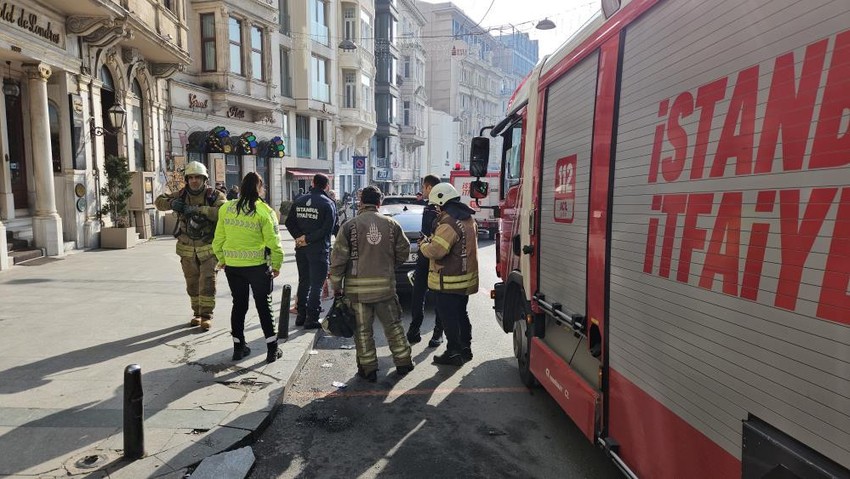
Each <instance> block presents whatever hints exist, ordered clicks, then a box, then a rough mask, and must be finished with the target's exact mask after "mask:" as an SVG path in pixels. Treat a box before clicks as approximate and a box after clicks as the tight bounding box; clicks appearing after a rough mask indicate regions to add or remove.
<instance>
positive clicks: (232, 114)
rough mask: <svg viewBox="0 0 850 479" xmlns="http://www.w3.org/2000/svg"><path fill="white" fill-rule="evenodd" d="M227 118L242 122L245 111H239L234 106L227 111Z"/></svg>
mask: <svg viewBox="0 0 850 479" xmlns="http://www.w3.org/2000/svg"><path fill="white" fill-rule="evenodd" d="M227 117H228V118H236V119H239V120H242V119H244V118H245V110H240V109H239V108H237V107H235V106H231V107H230V108H228V109H227Z"/></svg>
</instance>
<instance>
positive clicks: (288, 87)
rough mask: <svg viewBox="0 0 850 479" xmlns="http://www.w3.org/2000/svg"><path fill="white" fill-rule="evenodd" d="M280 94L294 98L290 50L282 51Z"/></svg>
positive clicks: (283, 49) (282, 49)
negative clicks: (290, 72) (290, 71)
mask: <svg viewBox="0 0 850 479" xmlns="http://www.w3.org/2000/svg"><path fill="white" fill-rule="evenodd" d="M280 94H281V95H283V96H286V97H290V98H292V77H291V76H289V50H287V49H285V48H281V49H280Z"/></svg>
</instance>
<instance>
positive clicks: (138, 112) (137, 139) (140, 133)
mask: <svg viewBox="0 0 850 479" xmlns="http://www.w3.org/2000/svg"><path fill="white" fill-rule="evenodd" d="M133 95H135V98H133V99H132V100H131V103H132V105H133V123H132V125H131V131H132V133H133V156H134V158H135V164H136V171H146V170H148V168H147V162H146V161H145V150H146V148H145V109H144V106H143V105H144V101H143V100H144V96H143V95H142V86H141V85H140V84H139V81H138V80H136V79H133Z"/></svg>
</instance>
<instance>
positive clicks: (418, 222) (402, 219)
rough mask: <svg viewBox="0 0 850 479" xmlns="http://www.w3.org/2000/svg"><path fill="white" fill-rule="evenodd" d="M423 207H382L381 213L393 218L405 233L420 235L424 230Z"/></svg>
mask: <svg viewBox="0 0 850 479" xmlns="http://www.w3.org/2000/svg"><path fill="white" fill-rule="evenodd" d="M424 210H425V208H424V207H423V206H418V205H398V204H396V205H389V206H384V205H381V208H380V212H381V213H383V214H385V215H387V216H390V217H392V219H394V220H396V221H398V223H399V224H400V225H401V229H402V230H404V232H405V233H407V234H410V233H418V232H419V231H420V230H421V229H422V212H423V211H424Z"/></svg>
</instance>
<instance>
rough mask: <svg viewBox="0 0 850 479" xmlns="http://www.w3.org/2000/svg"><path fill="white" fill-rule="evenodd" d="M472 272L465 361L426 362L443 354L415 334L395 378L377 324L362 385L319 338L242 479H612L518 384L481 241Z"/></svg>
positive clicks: (534, 393)
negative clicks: (375, 360)
mask: <svg viewBox="0 0 850 479" xmlns="http://www.w3.org/2000/svg"><path fill="white" fill-rule="evenodd" d="M479 264H480V268H479V269H480V273H481V279H482V281H481V284H482V290H483V291H482V292H481V293H479V294H476V295H474V296H473V297H472V298H471V299H470V303H469V311H470V317H471V318H472V321H473V352H474V354H475V358H474V359H473V361H471V362H469V363H467V364H465V365H464V366H463V367H462V368H454V367H451V366H439V367H438V366H436V365H434V364H432V363H431V358H432V356H433V355H434V354H435V353H437V354H439V353H441V352H442V350H443V347H444V346H441V347H440V348H437V349H436V350H434V349H430V348H427V338H428V337H429V336H428V335H423V336H424V337H423V339H424V341H423V342H421V343H419V344H416V345H414V346H413V356H414V360H415V361H416V363H417V366H416V369H415V370H414V371H413V372H412V373H411V374H410V375H408V376H407V377H404V378H401V377H399V376H397V375H396V374H395V368H394V367H393V364H392V360H391V358H390V354H389V349H388V348H387V346H386V340H385V339H384V336H383V332H382V330H381V327H380V325H376V326H377V328H376V342H377V344H378V356H379V367H380V370H379V372H378V382H377V383H367V382H365V381H363V380H362V379H360V378H358V377H357V376H356V371H357V368H356V364H355V356H354V349H353V341H352V340H350V339H340V338H333V337H321V338H320V339H319V340H318V343H317V347H316V351H315V354H313V355H311V356H310V359H309V360H308V361H307V364H306V366H305V367H304V368H303V370H302V371H301V373H300V375H299V377H298V378H297V380H296V382H295V385H294V387H293V388H292V390H291V391H290V393H289V394H288V395H287V397H286V398H285V401H284V405H283V406H282V408H281V410H280V412H279V413H278V415H277V417H276V418H275V420H274V422H273V423H272V424H271V425H270V426H269V428H268V429H267V430H266V431H265V433H264V434H263V436H262V437H261V438H260V439H259V440H258V441H257V443H256V444H255V445H254V453H255V454H256V456H257V462H256V465H255V467H254V469H253V471H252V473H251V475H250V476H249V477H251V478H254V479H266V478H313V477H322V478H392V477H400V478H401V477H403V478H436V477H440V478H446V477H448V478H459V477H463V478H470V477H482V478H483V477H486V478H501V477H504V478H515V477H522V478H559V479H562V478H594V479H596V478H619V477H621V476H620V475H619V472H618V471H617V469H616V468H615V467H614V466H613V464H612V463H611V462H610V460H608V459H607V458H606V457H605V456H604V455H603V454H602V452H601V451H599V450H598V449H596V448H595V447H593V446H592V445H591V444H590V443H589V442H588V440H587V439H586V438H585V437H584V436H583V435H582V434H581V432H580V431H579V430H578V429H577V428H576V427H575V426H574V425H573V424H572V422H571V421H570V420H569V418H568V417H567V416H566V414H564V413H563V411H561V409H560V408H559V407H558V406H557V404H556V403H555V402H554V400H552V398H551V397H549V395H548V394H547V393H546V392H545V391H544V390H542V389H536V390H529V389H527V388H525V387H524V386H523V385H522V384H521V383H520V380H519V376H518V374H517V370H516V360H515V359H514V357H513V348H512V344H511V337H510V335H506V334H504V333H503V332H502V331H501V330H500V329H499V328H498V327H497V324H496V322H495V319H494V316H493V311H492V306H491V303H490V299H489V294H487V291H486V290H487V289H489V285H492V284H493V282H494V281H495V271H494V266H493V265H494V264H495V249H494V246H493V243H492V242H491V241H485V240H482V241H481V243H480V245H479ZM401 300H402V304H405V303H407V302H409V298H408V297H404V296H403V297H402V298H401ZM426 312H427V315H426V319H425V325H424V330H425V331H430V329H431V328H432V327H433V310H432V309H431V308H428V310H426ZM404 322H405V329H406V327H407V325H408V324H409V313H408V312H407V311H405V315H404ZM348 348H350V349H348ZM341 384H342V385H344V386H343V387H338V386H339V385H341Z"/></svg>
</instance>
